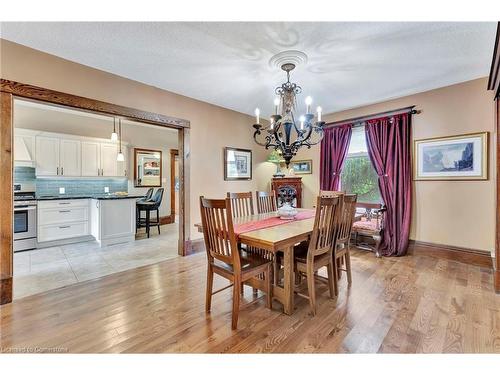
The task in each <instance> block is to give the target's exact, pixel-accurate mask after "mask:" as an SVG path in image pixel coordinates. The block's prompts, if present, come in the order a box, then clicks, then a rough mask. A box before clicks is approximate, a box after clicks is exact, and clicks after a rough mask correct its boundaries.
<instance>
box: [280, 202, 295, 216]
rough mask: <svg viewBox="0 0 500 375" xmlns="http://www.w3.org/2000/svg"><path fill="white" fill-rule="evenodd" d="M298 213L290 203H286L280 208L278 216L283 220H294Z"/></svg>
mask: <svg viewBox="0 0 500 375" xmlns="http://www.w3.org/2000/svg"><path fill="white" fill-rule="evenodd" d="M297 214H298V211H297V209H296V208H294V207H292V206H291V205H290V203H288V202H286V203H284V204H283V206H281V207H280V208H278V215H280V219H282V220H293V219H294V218H295V216H297Z"/></svg>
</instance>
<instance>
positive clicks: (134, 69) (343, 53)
mask: <svg viewBox="0 0 500 375" xmlns="http://www.w3.org/2000/svg"><path fill="white" fill-rule="evenodd" d="M0 31H1V33H0V36H1V37H2V38H4V39H8V40H11V41H14V42H16V43H20V44H23V45H27V46H29V47H32V48H35V49H38V50H42V51H45V52H48V53H51V54H54V55H57V56H60V57H63V58H65V59H68V60H72V61H76V62H79V63H81V64H84V65H88V66H92V67H95V68H98V69H101V70H105V71H108V72H111V73H115V74H118V75H121V76H124V77H128V78H131V79H134V80H137V81H140V82H144V83H146V84H150V85H153V86H156V87H160V88H162V89H165V90H169V91H173V92H176V93H179V94H182V95H186V96H189V97H192V98H196V99H199V100H203V101H206V102H209V103H213V104H216V105H219V106H222V107H226V108H230V109H233V110H236V111H240V112H243V113H247V114H253V111H254V109H255V107H260V108H261V110H262V111H263V113H264V114H270V113H271V111H272V102H273V97H274V95H273V93H274V88H275V87H276V86H278V85H280V84H281V83H282V82H283V81H284V79H285V76H284V73H283V72H281V71H279V70H278V69H276V68H273V67H271V66H270V65H269V59H270V58H271V56H273V55H274V54H276V53H278V52H281V51H284V50H290V49H295V50H300V51H303V52H305V53H306V54H307V55H308V63H307V64H306V65H303V66H300V67H298V68H297V69H296V70H295V71H294V72H293V73H292V81H294V82H296V83H298V84H299V85H301V86H302V88H303V94H302V97H299V101H300V102H302V99H303V98H304V97H305V96H306V95H311V96H312V97H313V98H314V99H315V104H318V105H321V106H322V107H323V110H324V111H325V112H327V113H329V112H333V111H338V110H341V109H347V108H352V107H358V106H362V105H366V104H370V103H375V102H380V101H383V100H387V99H391V98H395V97H400V96H404V95H409V94H413V93H417V92H422V91H426V90H430V89H433V88H437V87H442V86H447V85H450V84H454V83H458V82H463V81H467V80H471V79H475V78H479V77H484V76H487V75H488V73H489V65H490V62H491V56H492V53H493V45H494V39H495V31H496V23H495V22H485V23H472V22H461V23H444V22H432V23H429V22H426V23H424V22H421V23H391V22H382V23H368V22H364V23H363V22H356V23H348V22H332V23H320V22H314V23H296V22H289V23H258V22H230V23H224V22H214V23H203V22H192V23H188V22H184V23H183V22H173V23H167V22H161V23H145V22H134V23H121V22H100V23H57V22H46V23H41V22H38V23H17V22H16V23H2V24H1V30H0ZM300 102H299V103H300Z"/></svg>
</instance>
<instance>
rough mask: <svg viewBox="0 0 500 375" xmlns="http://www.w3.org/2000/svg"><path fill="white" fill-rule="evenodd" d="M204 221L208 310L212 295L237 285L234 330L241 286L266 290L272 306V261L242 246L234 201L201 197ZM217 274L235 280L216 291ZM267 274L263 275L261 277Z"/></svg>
mask: <svg viewBox="0 0 500 375" xmlns="http://www.w3.org/2000/svg"><path fill="white" fill-rule="evenodd" d="M200 211H201V221H202V225H203V236H204V239H205V247H206V251H207V258H208V269H207V289H206V301H205V302H206V305H205V308H206V311H207V312H209V311H210V310H211V306H212V295H214V294H215V293H218V292H220V291H222V290H224V289H227V288H229V287H231V286H233V311H232V323H231V327H232V329H236V328H237V325H238V314H239V306H240V291H241V285H242V284H243V283H245V282H251V284H252V287H254V288H258V289H260V290H262V291H263V292H265V293H266V306H267V307H268V308H271V304H272V295H271V293H272V289H271V288H272V286H271V261H270V260H268V259H265V258H263V257H260V256H255V255H253V254H249V253H247V252H245V251H241V254H240V250H239V249H238V244H237V241H236V235H235V234H234V227H233V218H232V210H231V201H230V199H229V198H226V199H205V198H204V197H200ZM214 273H215V274H217V275H219V276H222V277H224V278H226V279H228V280H229V282H231V284H230V285H229V286H227V287H224V288H222V289H219V290H217V291H215V292H214V291H213V280H214ZM259 275H263V279H262V278H257V277H258V276H259Z"/></svg>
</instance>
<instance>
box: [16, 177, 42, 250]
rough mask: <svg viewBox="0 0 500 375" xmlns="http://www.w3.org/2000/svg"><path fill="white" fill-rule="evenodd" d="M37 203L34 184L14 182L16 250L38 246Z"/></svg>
mask: <svg viewBox="0 0 500 375" xmlns="http://www.w3.org/2000/svg"><path fill="white" fill-rule="evenodd" d="M36 203H37V201H36V193H35V190H34V187H33V186H32V185H23V184H17V183H16V184H14V252H16V251H23V250H31V249H36V247H37V242H36V216H37V215H36V209H37V204H36Z"/></svg>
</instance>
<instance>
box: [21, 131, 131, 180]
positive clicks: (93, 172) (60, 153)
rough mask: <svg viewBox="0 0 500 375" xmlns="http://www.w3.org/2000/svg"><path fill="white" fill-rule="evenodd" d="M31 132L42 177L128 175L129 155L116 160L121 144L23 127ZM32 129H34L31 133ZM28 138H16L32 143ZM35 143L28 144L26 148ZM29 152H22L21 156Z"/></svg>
mask: <svg viewBox="0 0 500 375" xmlns="http://www.w3.org/2000/svg"><path fill="white" fill-rule="evenodd" d="M24 132H26V133H27V134H31V136H32V137H33V140H34V141H33V140H32V142H33V143H34V145H35V147H34V149H35V158H34V160H33V161H32V162H31V163H32V165H34V166H35V167H36V175H37V176H39V177H51V176H59V177H82V176H83V177H125V176H127V165H128V164H127V159H125V161H123V162H119V161H117V160H116V159H117V156H118V145H117V144H116V143H113V142H110V141H109V140H107V139H100V138H89V137H80V136H72V135H66V134H58V133H48V132H35V131H32V130H26V129H23V137H24ZM30 132H31V133H30ZM26 138H27V139H26V140H24V139H22V138H19V139H16V140H15V142H16V148H15V149H21V147H20V146H19V147H18V144H21V143H23V144H24V143H26V144H29V141H30V138H29V137H27V136H26ZM30 148H31V149H32V147H31V146H30V147H26V149H28V150H29V149H30ZM122 149H123V153H124V155H125V156H126V155H127V147H126V145H124V144H122ZM24 153H28V156H23V155H19V156H18V158H19V159H21V158H22V159H27V158H28V157H29V152H27V151H24Z"/></svg>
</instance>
